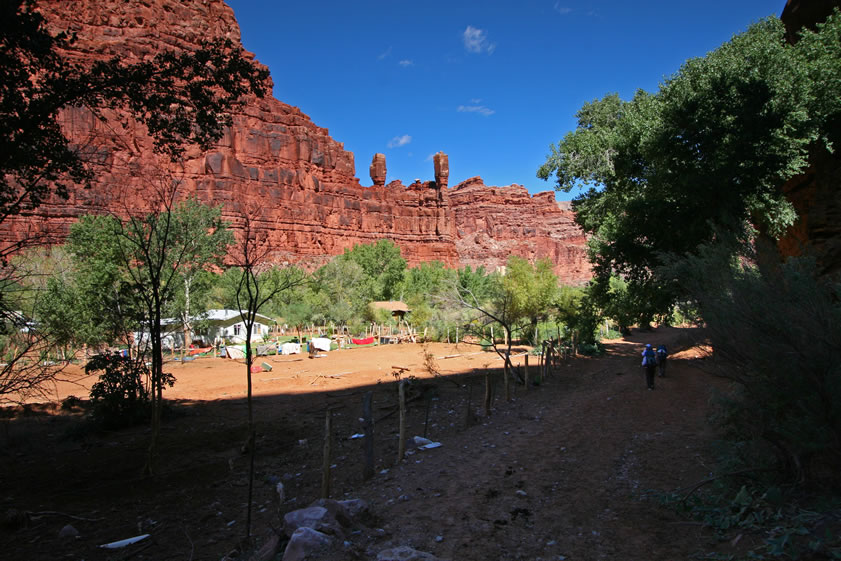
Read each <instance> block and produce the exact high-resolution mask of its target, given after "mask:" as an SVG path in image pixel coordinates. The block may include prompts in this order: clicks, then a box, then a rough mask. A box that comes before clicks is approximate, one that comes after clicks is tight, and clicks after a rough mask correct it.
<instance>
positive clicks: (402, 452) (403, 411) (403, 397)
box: [397, 380, 406, 464]
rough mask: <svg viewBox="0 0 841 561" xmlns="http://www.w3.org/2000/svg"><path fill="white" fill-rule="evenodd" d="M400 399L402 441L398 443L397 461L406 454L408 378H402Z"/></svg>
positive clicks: (398, 391) (399, 387)
mask: <svg viewBox="0 0 841 561" xmlns="http://www.w3.org/2000/svg"><path fill="white" fill-rule="evenodd" d="M397 395H398V400H399V401H400V403H399V404H398V407H399V409H400V437H399V438H400V441H399V442H398V443H397V463H398V464H399V463H400V462H402V461H403V456H405V455H406V380H400V383H399V385H398V390H397Z"/></svg>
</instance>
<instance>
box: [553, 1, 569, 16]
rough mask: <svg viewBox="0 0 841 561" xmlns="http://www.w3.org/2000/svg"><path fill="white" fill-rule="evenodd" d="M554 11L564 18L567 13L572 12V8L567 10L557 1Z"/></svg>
mask: <svg viewBox="0 0 841 561" xmlns="http://www.w3.org/2000/svg"><path fill="white" fill-rule="evenodd" d="M555 11H556V12H558V13H559V14H561V15H562V16H565V15H567V14H568V13H570V12H572V8H568V7H567V6H561V3H560V1H558V2H555Z"/></svg>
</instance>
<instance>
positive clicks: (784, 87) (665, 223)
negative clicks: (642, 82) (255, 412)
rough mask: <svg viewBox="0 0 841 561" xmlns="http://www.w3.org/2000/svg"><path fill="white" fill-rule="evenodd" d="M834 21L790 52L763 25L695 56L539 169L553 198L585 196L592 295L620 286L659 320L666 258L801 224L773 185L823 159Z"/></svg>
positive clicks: (582, 123)
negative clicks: (810, 160)
mask: <svg viewBox="0 0 841 561" xmlns="http://www.w3.org/2000/svg"><path fill="white" fill-rule="evenodd" d="M839 25H840V24H839V18H838V16H837V15H836V16H833V17H832V18H830V20H829V22H828V23H827V25H826V26H824V27H823V28H822V29H820V31H819V32H818V33H817V34H812V33H806V35H805V36H804V38H803V40H801V42H800V43H798V44H797V45H795V46H791V45H788V44H787V43H786V41H785V37H784V29H783V25H782V23H781V22H780V21H779V20H777V19H776V18H770V19H767V20H763V21H761V22H759V23H757V24H755V25H753V26H751V27H750V28H749V29H748V31H746V32H745V33H743V34H741V35H737V36H735V37H734V38H733V39H732V40H731V41H729V42H727V43H725V44H724V45H722V46H721V47H719V48H718V49H716V50H715V51H713V52H711V53H709V54H708V55H707V56H705V57H703V58H697V59H691V60H689V61H687V62H686V63H685V64H684V65H683V66H682V67H681V69H680V71H679V72H678V73H676V74H675V75H674V76H672V77H671V78H669V79H668V80H666V81H665V82H664V83H663V85H662V86H661V87H660V89H659V91H658V92H657V93H656V94H650V93H646V92H642V91H640V92H638V93H637V94H636V95H635V96H634V97H633V98H632V99H631V100H630V101H623V100H621V99H619V97H618V96H616V95H608V96H606V97H604V98H603V99H600V100H596V101H593V102H591V103H588V104H585V106H584V107H583V108H582V109H581V110H580V111H579V112H578V114H577V116H578V128H577V129H576V130H575V131H573V132H571V133H569V134H568V135H567V136H566V137H565V138H564V139H563V140H562V141H561V142H559V143H558V145H557V146H552V147H551V153H550V154H549V156H548V157H547V160H546V162H545V163H544V165H543V166H541V168H540V169H539V170H538V176H539V177H541V178H543V179H548V178H550V177H553V176H554V178H555V180H556V182H557V187H558V188H559V189H561V190H566V191H568V190H570V189H571V188H572V187H574V186H578V185H589V186H590V189H589V190H588V191H587V192H586V193H584V194H583V195H581V196H579V197H577V198H576V199H575V201H574V203H573V207H574V209H575V211H576V215H577V217H576V220H577V222H578V223H579V224H580V225H581V226H582V228H583V229H584V230H585V231H586V232H587V233H589V234H591V235H592V238H591V248H590V249H591V259H592V260H593V263H594V275H595V282H596V283H597V284H600V285H601V288H600V289H599V290H597V291H595V292H594V293H593V296H594V297H595V298H599V299H600V300H599V301H598V304H599V305H600V306H602V307H604V306H605V305H606V304H607V302H606V301H604V300H602V299H601V298H603V297H607V296H609V295H610V288H609V283H610V279H611V278H612V277H613V276H614V275H619V276H621V277H622V278H623V279H624V280H625V281H626V282H627V283H628V290H629V291H630V292H632V293H634V294H635V295H636V298H637V305H638V306H639V307H640V310H639V315H641V316H648V317H655V316H658V315H663V314H667V313H668V312H669V311H670V310H671V308H672V305H673V304H674V302H675V301H676V300H677V299H678V298H679V297H680V296H681V294H682V291H681V287H680V284H679V283H677V282H675V279H673V278H670V277H669V276H668V275H665V274H662V273H660V272H659V271H658V267H660V266H661V265H662V264H663V263H664V258H665V256H667V255H686V254H693V253H694V252H695V251H696V249H697V248H698V246H699V245H700V244H704V243H712V242H716V243H721V244H726V245H728V247H731V248H733V251H735V248H736V247H738V246H739V245H740V243H741V242H743V241H744V240H747V239H751V238H752V237H753V236H754V235H755V233H756V231H755V228H758V229H759V230H760V231H762V232H764V233H767V234H769V235H772V236H777V235H779V234H781V233H782V232H783V231H784V230H785V229H786V228H787V227H788V226H789V225H791V224H792V223H793V221H794V219H795V214H794V211H793V208H792V207H791V205H790V204H789V203H788V202H787V201H786V200H785V199H784V197H783V195H782V193H781V191H780V189H779V187H780V185H781V184H782V183H783V182H784V181H785V180H786V179H788V178H790V177H792V176H793V175H794V174H796V173H798V172H799V171H801V170H802V169H803V168H804V166H805V164H806V161H807V155H808V151H809V150H810V149H813V150H826V149H827V148H828V147H829V141H830V140H831V137H832V135H831V131H830V126H829V123H832V122H837V118H838V115H839V114H841V113H840V112H839V108H840V107H841V101H839V99H838V96H837V95H834V93H833V94H828V93H827V92H828V91H829V90H827V85H826V83H825V82H824V81H826V82H827V83H828V84H830V85H831V84H838V79H839V71H838V64H837V60H838V54H839V53H838V49H839V47H838V41H837V36H838V33H839Z"/></svg>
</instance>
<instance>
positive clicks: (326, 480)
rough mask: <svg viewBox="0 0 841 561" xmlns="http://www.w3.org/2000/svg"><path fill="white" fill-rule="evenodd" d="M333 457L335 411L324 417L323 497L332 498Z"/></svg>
mask: <svg viewBox="0 0 841 561" xmlns="http://www.w3.org/2000/svg"><path fill="white" fill-rule="evenodd" d="M332 457H333V411H332V410H331V409H327V414H326V415H325V418H324V462H323V463H322V464H321V498H322V499H329V498H330V465H331V458H332Z"/></svg>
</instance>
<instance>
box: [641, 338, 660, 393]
mask: <svg viewBox="0 0 841 561" xmlns="http://www.w3.org/2000/svg"><path fill="white" fill-rule="evenodd" d="M642 366H643V368H645V385H646V386H648V389H649V390H653V389H654V369H655V368H657V356H656V355H655V354H654V349H653V348H651V343H649V344H647V345H646V346H645V349H644V350H643V351H642Z"/></svg>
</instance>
